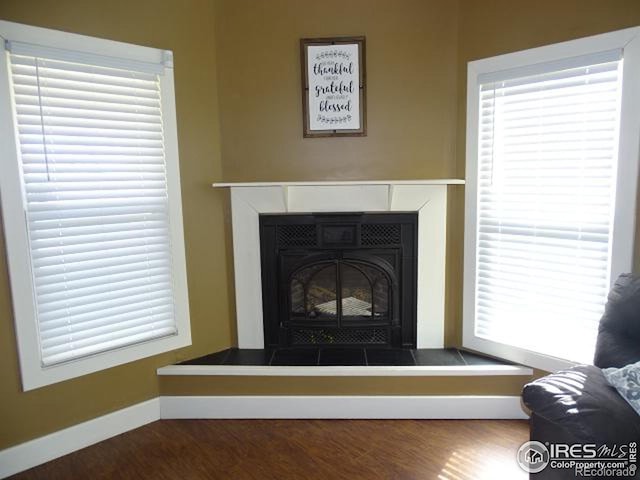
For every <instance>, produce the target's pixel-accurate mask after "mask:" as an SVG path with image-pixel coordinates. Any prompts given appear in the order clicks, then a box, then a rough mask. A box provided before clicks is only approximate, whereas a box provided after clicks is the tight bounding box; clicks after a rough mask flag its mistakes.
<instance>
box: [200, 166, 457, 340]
mask: <svg viewBox="0 0 640 480" xmlns="http://www.w3.org/2000/svg"><path fill="white" fill-rule="evenodd" d="M461 184H464V180H456V179H446V180H402V181H380V180H377V181H353V182H340V181H335V182H331V181H327V182H267V183H214V184H213V186H214V187H219V188H230V189H231V213H232V223H233V256H234V268H235V291H236V318H237V327H238V348H264V332H263V323H262V280H261V265H260V229H259V223H258V218H259V215H260V214H261V213H270V214H273V213H312V212H417V213H418V296H417V298H418V305H417V312H418V315H417V347H418V348H442V347H443V345H444V307H445V248H446V217H447V186H448V185H461Z"/></svg>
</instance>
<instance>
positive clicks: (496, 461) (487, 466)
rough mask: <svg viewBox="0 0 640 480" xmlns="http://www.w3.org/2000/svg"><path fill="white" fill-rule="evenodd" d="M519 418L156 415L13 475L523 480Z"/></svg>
mask: <svg viewBox="0 0 640 480" xmlns="http://www.w3.org/2000/svg"><path fill="white" fill-rule="evenodd" d="M528 436H529V427H528V423H527V422H526V421H519V420H500V421H492V420H471V421H467V420H163V421H160V422H155V423H152V424H149V425H147V426H144V427H142V428H138V429H136V430H133V431H131V432H128V433H125V434H122V435H119V436H117V437H114V438H111V439H109V440H106V441H104V442H101V443H99V444H96V445H94V446H91V447H88V448H85V449H83V450H80V451H78V452H75V453H72V454H70V455H67V456H65V457H62V458H60V459H57V460H55V461H52V462H49V463H47V464H44V465H41V466H39V467H36V468H33V469H31V470H28V471H26V472H23V473H21V474H19V475H16V476H14V477H12V478H14V479H24V480H26V479H47V480H56V479H60V480H70V479H91V480H95V479H153V480H162V479H181V480H190V479H218V478H220V479H245V478H246V479H289V478H292V479H323V480H326V479H334V478H335V479H361V478H362V479H405V478H406V479H432V478H433V479H439V480H471V479H473V480H478V479H491V480H501V479H510V480H511V479H514V480H515V479H526V478H527V477H526V475H525V474H524V472H522V471H521V470H520V469H519V468H518V466H517V465H516V463H515V454H516V451H517V449H518V447H519V446H520V445H521V444H522V443H523V442H525V441H526V440H528Z"/></svg>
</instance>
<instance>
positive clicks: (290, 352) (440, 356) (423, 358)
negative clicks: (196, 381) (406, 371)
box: [180, 347, 512, 367]
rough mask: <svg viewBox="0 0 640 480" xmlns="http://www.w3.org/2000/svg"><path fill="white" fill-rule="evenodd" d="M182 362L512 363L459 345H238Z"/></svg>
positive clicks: (267, 364)
mask: <svg viewBox="0 0 640 480" xmlns="http://www.w3.org/2000/svg"><path fill="white" fill-rule="evenodd" d="M180 365H247V366H443V367H445V366H446V367H448V366H473V365H476V366H477V365H486V366H498V365H512V364H510V363H508V362H501V361H498V360H494V359H492V358H489V357H484V356H481V355H476V354H473V353H470V352H466V351H462V350H458V349H455V348H420V349H413V350H406V349H380V348H352V347H351V348H337V347H327V348H279V349H274V350H268V349H246V348H242V349H238V348H230V349H227V350H222V351H220V352H216V353H212V354H209V355H205V356H203V357H200V358H196V359H193V360H188V361H186V362H182V363H180Z"/></svg>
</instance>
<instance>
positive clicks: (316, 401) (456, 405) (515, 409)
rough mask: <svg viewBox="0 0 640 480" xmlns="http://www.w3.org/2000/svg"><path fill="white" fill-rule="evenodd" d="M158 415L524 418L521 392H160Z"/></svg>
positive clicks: (336, 417)
mask: <svg viewBox="0 0 640 480" xmlns="http://www.w3.org/2000/svg"><path fill="white" fill-rule="evenodd" d="M160 418H163V419H178V418H183V419H186V418H191V419H193V418H218V419H224V418H228V419H232V418H291V419H294V418H334V419H349V418H353V419H367V418H369V419H526V418H529V417H528V415H527V414H526V413H525V412H524V411H523V409H522V407H521V402H520V397H519V396H471V395H469V396H462V395H453V396H438V395H434V396H216V397H214V396H203V397H198V396H164V397H160Z"/></svg>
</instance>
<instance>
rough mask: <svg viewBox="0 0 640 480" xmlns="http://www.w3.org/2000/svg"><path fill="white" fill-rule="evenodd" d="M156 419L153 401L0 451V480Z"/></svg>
mask: <svg viewBox="0 0 640 480" xmlns="http://www.w3.org/2000/svg"><path fill="white" fill-rule="evenodd" d="M159 419H160V401H159V399H158V398H153V399H151V400H147V401H146V402H142V403H138V404H136V405H132V406H130V407H127V408H123V409H122V410H117V411H115V412H112V413H109V414H107V415H103V416H101V417H98V418H94V419H93V420H88V421H86V422H83V423H79V424H78V425H74V426H72V427H69V428H65V429H64V430H59V431H57V432H54V433H51V434H49V435H45V436H44V437H40V438H36V439H35V440H30V441H28V442H25V443H21V444H19V445H16V446H14V447H10V448H7V449H5V450H2V451H0V478H5V477H8V476H10V475H14V474H16V473H18V472H22V471H24V470H28V469H29V468H33V467H35V466H37V465H40V464H42V463H45V462H48V461H50V460H53V459H55V458H58V457H61V456H63V455H67V454H68V453H71V452H74V451H76V450H80V449H81V448H85V447H88V446H89V445H93V444H94V443H98V442H101V441H102V440H106V439H107V438H111V437H113V436H115V435H119V434H121V433H124V432H127V431H129V430H133V429H134V428H138V427H141V426H143V425H146V424H147V423H151V422H154V421H156V420H159Z"/></svg>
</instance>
